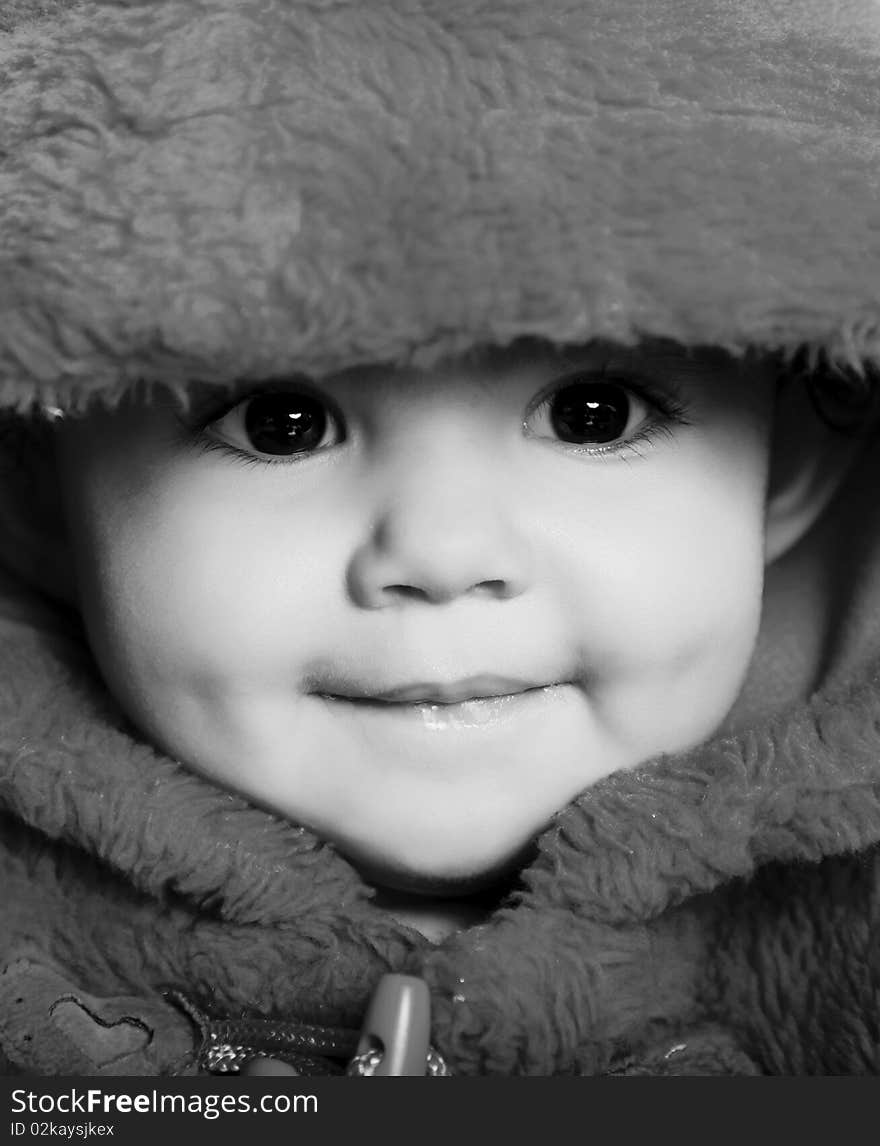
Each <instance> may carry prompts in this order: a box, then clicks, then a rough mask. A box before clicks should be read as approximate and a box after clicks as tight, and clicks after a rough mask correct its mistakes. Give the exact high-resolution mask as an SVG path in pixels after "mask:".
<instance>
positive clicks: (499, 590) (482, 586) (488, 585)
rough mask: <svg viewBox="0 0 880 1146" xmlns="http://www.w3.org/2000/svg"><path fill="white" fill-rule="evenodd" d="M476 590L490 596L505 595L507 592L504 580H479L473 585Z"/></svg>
mask: <svg viewBox="0 0 880 1146" xmlns="http://www.w3.org/2000/svg"><path fill="white" fill-rule="evenodd" d="M474 590H475V591H476V592H480V593H485V594H486V595H488V596H490V597H506V596H507V595H508V592H509V588H508V584H507V582H506V581H500V580H498V581H480V582H479V583H478V584H477V585H474Z"/></svg>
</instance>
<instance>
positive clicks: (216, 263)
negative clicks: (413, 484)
mask: <svg viewBox="0 0 880 1146" xmlns="http://www.w3.org/2000/svg"><path fill="white" fill-rule="evenodd" d="M6 9H9V12H10V14H9V15H7V16H0V27H2V24H3V22H5V23H6V24H7V26H8V28H9V30H8V31H7V32H6V34H5V35H3V36H2V38H0V103H2V107H3V114H2V117H0V284H2V285H0V315H2V323H0V397H2V400H3V402H4V403H5V404H11V405H15V406H18V407H21V406H23V405H26V404H27V403H29V402H30V401H31V400H33V399H34V398H37V399H39V400H41V401H45V402H51V403H57V404H62V405H64V404H71V403H76V402H80V401H83V400H84V399H85V398H86V397H87V396H88V395H89V394H92V393H95V392H101V393H103V394H104V395H106V396H112V395H115V394H118V393H119V392H120V391H121V390H122V389H123V388H124V387H125V386H127V385H129V384H130V383H131V382H132V381H133V380H135V379H144V378H147V379H153V380H157V381H161V382H164V383H167V384H172V385H177V386H184V385H185V384H186V382H187V381H190V380H192V378H194V377H198V378H200V379H202V380H205V381H211V380H216V381H218V382H223V381H227V382H228V381H230V380H231V379H234V378H239V379H240V378H246V377H259V378H266V377H269V376H278V375H283V374H289V373H291V372H293V371H306V372H308V373H311V374H313V375H316V376H320V375H321V374H324V373H326V372H328V371H331V370H338V369H342V368H344V367H346V366H351V365H356V364H360V363H363V362H379V361H382V362H394V363H404V362H412V361H415V362H417V363H419V364H422V365H425V364H427V363H430V362H433V361H436V360H438V359H439V358H441V357H442V356H444V355H448V354H450V353H455V352H458V351H461V350H464V349H466V348H467V347H469V346H472V345H475V344H483V343H493V344H498V343H507V342H510V341H511V340H512V339H514V338H515V337H518V336H522V335H533V336H542V337H546V338H550V339H553V340H555V341H561V342H582V341H585V340H587V339H590V338H595V337H606V338H610V339H615V340H618V341H622V342H632V341H633V340H634V339H636V338H637V337H639V336H645V335H654V336H661V337H664V338H672V339H676V340H678V341H680V342H682V343H687V344H694V343H705V344H712V345H720V346H724V347H727V348H729V349H731V350H742V349H744V348H745V347H747V346H749V345H755V344H757V345H761V346H765V347H775V348H781V349H784V350H789V351H792V350H794V349H795V348H798V347H800V346H803V345H808V346H810V347H813V348H817V347H822V348H824V349H826V350H827V351H828V352H829V354H830V355H831V356H832V357H833V358H836V359H840V360H845V361H847V362H850V363H856V362H860V361H863V360H876V359H877V357H878V355H880V342H878V333H877V329H878V294H877V277H876V268H877V264H878V257H880V238H878V236H880V186H878V182H880V175H878V172H880V162H878V159H880V143H878V139H877V133H876V129H875V128H876V123H877V119H878V115H880V92H878V88H877V84H876V82H875V79H876V71H877V60H878V54H880V13H878V11H877V7H876V5H875V4H873V3H871V2H870V0H844V2H842V3H837V4H833V5H829V4H826V3H822V2H820V0H812V2H811V0H802V2H798V3H786V4H778V3H777V4H770V3H767V0H735V2H734V0H624V2H621V0H589V2H586V3H585V2H584V0H546V2H542V3H537V2H536V0H489V2H481V3H476V4H475V3H473V2H472V0H378V2H376V3H369V4H352V3H349V2H347V0H295V2H290V0H271V2H269V3H265V2H263V0H260V2H259V3H257V2H255V0H195V2H194V0H149V2H147V3H137V4H130V3H127V2H124V0H97V2H95V0H84V2H77V0H54V3H53V2H47V0H15V2H13V3H12V4H11V5H10V4H4V11H6Z"/></svg>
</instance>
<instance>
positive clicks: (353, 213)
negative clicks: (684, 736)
mask: <svg viewBox="0 0 880 1146" xmlns="http://www.w3.org/2000/svg"><path fill="white" fill-rule="evenodd" d="M7 9H8V12H9V15H4V16H2V17H0V28H3V22H4V21H5V23H6V27H5V29H3V32H2V35H0V98H2V108H3V112H2V115H0V399H2V403H3V404H4V405H6V406H7V407H10V408H14V409H16V410H19V411H24V410H26V409H28V408H29V407H30V406H31V405H32V404H33V403H35V402H38V403H43V404H58V405H61V406H68V407H77V406H81V405H82V404H84V403H85V402H86V401H87V400H88V399H89V398H90V397H91V396H94V395H100V396H102V397H103V398H104V399H105V400H107V401H112V400H114V399H115V398H117V397H118V396H119V395H120V394H122V393H123V392H124V391H125V389H126V387H128V386H130V385H132V384H133V383H134V382H136V381H140V380H143V379H146V380H147V381H151V382H154V383H158V384H162V385H167V386H172V387H176V388H180V389H183V388H185V387H186V384H187V382H188V381H190V380H192V379H193V378H198V379H199V380H200V381H209V382H210V381H216V382H217V383H218V384H223V383H228V382H231V381H233V380H235V379H241V378H248V377H267V376H277V375H279V374H285V373H289V372H291V371H297V372H301V371H303V370H306V371H309V372H311V373H313V374H316V375H321V374H325V373H327V372H329V371H333V370H337V369H340V368H343V367H345V366H350V365H355V364H360V363H362V362H364V361H373V362H376V361H383V362H392V363H407V362H410V363H412V362H414V363H417V364H422V365H427V364H430V363H432V362H436V361H438V360H440V359H441V358H442V357H443V356H445V355H449V354H451V353H456V352H459V351H461V350H464V349H467V348H469V347H472V346H476V345H482V344H485V343H507V342H510V341H511V340H513V339H514V338H517V337H521V336H541V337H545V338H550V339H553V340H557V341H565V342H574V341H584V340H587V339H590V338H594V337H600V336H601V337H608V338H612V339H616V340H620V341H623V342H632V341H635V340H636V339H638V338H640V337H644V336H661V337H665V338H674V339H676V340H678V341H681V342H683V343H685V344H698V343H711V344H715V345H721V346H724V347H726V348H728V349H730V350H732V351H738V350H745V349H746V348H747V347H751V346H758V347H761V348H764V349H772V350H780V351H782V352H785V353H794V352H795V351H796V350H799V349H801V348H803V347H806V348H807V351H808V352H811V353H814V354H817V353H819V352H820V351H821V352H822V354H824V355H825V356H827V357H828V358H829V359H830V360H838V361H841V362H846V363H848V364H850V365H853V366H856V367H858V366H860V365H861V364H863V363H870V364H878V360H880V342H878V335H877V329H878V313H880V311H878V288H877V268H878V265H880V239H878V236H880V195H878V190H880V188H878V180H880V176H878V171H880V167H878V163H877V158H878V156H877V149H878V143H877V133H876V130H875V125H876V120H877V114H878V111H880V106H878V105H880V95H878V93H877V85H876V83H875V82H874V81H875V76H876V65H877V57H878V54H880V15H878V12H877V9H876V6H875V5H873V4H871V3H868V2H867V0H844V2H843V3H838V4H835V5H828V4H824V3H819V2H815V3H809V2H804V3H794V4H785V5H781V4H776V5H772V4H767V3H762V2H758V0H710V2H708V3H707V2H703V0H700V2H697V0H692V2H685V3H680V2H677V0H676V2H674V3H673V2H672V0H660V2H658V0H625V2H620V0H590V2H588V3H584V2H577V3H575V2H572V0H547V2H542V3H540V4H539V3H536V2H535V0H489V2H486V3H474V2H472V0H467V2H465V0H379V2H376V3H370V4H350V3H346V2H342V0H338V2H337V0H310V2H305V0H298V2H282V0H277V2H276V0H269V2H260V3H256V2H251V0H200V2H198V3H193V2H191V0H186V2H184V0H147V2H144V3H128V2H100V3H95V2H84V3H75V2H68V3H64V2H61V3H49V2H47V3H30V2H24V3H22V2H21V0H19V2H18V3H13V4H11V5H8V6H6V8H5V9H4V10H5V11H6V10H7ZM877 469H878V466H877V462H876V460H875V459H874V457H873V455H871V454H870V453H867V454H866V455H865V457H864V458H863V461H862V465H861V468H859V469H858V470H857V471H856V472H854V474H853V475H852V478H851V480H850V483H849V485H848V487H847V488H846V489H845V490H844V493H843V496H842V498H841V500H840V501H839V503H838V505H837V506H836V507H833V510H832V512H831V513H829V515H828V517H827V520H826V522H825V524H824V525H823V526H822V527H821V529H822V530H824V532H822V533H821V536H820V538H819V541H820V542H821V544H820V546H819V549H820V551H821V554H822V555H823V556H822V558H821V560H822V561H825V560H828V561H832V560H833V564H832V565H828V566H827V567H826V565H822V569H823V571H824V573H825V574H827V577H826V581H828V582H829V583H830V582H833V593H832V594H831V595H832V597H833V600H834V608H833V609H831V610H830V611H829V616H830V621H829V625H828V628H827V631H825V632H824V634H823V636H822V641H821V645H822V647H821V650H820V651H821V655H820V656H818V657H817V658H814V659H816V660H817V663H819V665H820V670H819V671H818V673H817V675H816V676H815V679H813V678H811V679H809V680H803V679H800V678H799V677H798V668H797V666H798V664H800V663H801V661H802V658H800V656H799V642H800V641H801V640H802V635H801V630H800V625H799V623H798V622H799V619H802V618H803V616H804V615H806V614H808V613H809V612H810V609H811V603H810V601H808V600H804V599H802V598H801V597H799V595H798V594H799V592H800V590H799V589H798V586H799V585H801V584H802V582H803V578H801V577H800V576H799V569H800V566H799V565H798V563H797V562H798V560H800V558H798V557H797V555H795V557H794V559H793V564H792V566H791V567H790V569H789V584H790V587H791V597H792V601H793V602H794V612H793V613H792V614H790V617H791V620H790V624H788V626H787V627H785V626H784V627H783V629H782V630H779V631H774V632H769V633H765V634H764V637H763V641H762V644H761V645H760V646H759V649H758V652H757V654H756V661H755V667H754V671H753V673H752V676H751V678H750V685H749V686H748V687H750V688H751V689H752V692H753V700H754V704H753V705H752V712H753V719H752V720H751V721H750V722H749V723H748V724H747V725H744V726H743V727H742V728H741V730H740V731H739V732H738V733H737V734H736V735H731V736H729V737H726V738H721V739H718V740H717V741H714V742H712V743H710V744H708V745H704V746H703V747H701V748H699V749H695V750H693V751H692V752H689V753H686V754H684V755H681V756H676V757H669V758H664V759H660V760H655V761H652V762H651V763H650V764H648V765H645V766H644V767H642V768H639V769H637V770H635V771H632V772H626V773H621V774H617V775H613V776H610V777H608V778H606V779H605V780H602V781H601V782H600V783H598V784H596V785H595V786H594V787H593V788H591V789H590V790H589V791H587V792H585V793H584V794H583V795H582V796H581V797H580V798H579V799H578V800H577V801H576V802H575V803H574V804H572V805H571V806H570V807H568V808H566V809H565V810H563V811H562V812H561V813H560V814H559V815H558V816H557V817H556V819H555V820H554V822H553V824H552V825H551V827H550V828H549V829H548V830H547V831H546V833H545V834H544V835H542V837H541V838H540V840H539V841H538V843H537V846H536V848H535V851H534V855H533V856H532V857H531V859H530V860H529V861H528V863H527V864H526V866H525V868H524V870H523V872H522V874H521V878H520V880H519V881H518V882H517V883H516V885H515V886H514V887H512V888H511V889H510V892H509V895H508V896H507V898H506V899H505V900H504V902H503V903H502V904H501V905H500V906H499V907H498V909H497V910H496V911H495V912H494V914H493V915H492V916H491V918H490V919H489V921H488V922H487V923H485V924H484V925H481V926H478V927H474V928H470V929H468V930H466V931H463V932H461V933H458V934H456V935H454V936H452V937H450V938H449V939H447V940H445V941H444V942H443V943H441V944H432V943H429V942H428V941H427V940H426V939H424V938H423V937H421V936H420V935H418V934H417V933H416V932H414V931H412V930H409V929H408V928H406V927H404V926H403V925H401V924H398V923H395V922H393V921H392V920H391V919H390V918H389V917H388V916H387V915H386V914H384V913H382V912H380V911H378V910H377V909H376V908H375V907H374V906H373V904H372V902H371V893H370V891H369V889H368V888H367V887H366V886H365V885H364V883H363V882H362V881H361V880H360V878H359V877H358V875H357V874H356V872H355V871H354V870H353V869H352V868H351V867H350V866H349V865H348V864H347V863H346V862H345V861H344V860H343V859H341V858H340V857H339V856H338V855H337V854H336V853H335V852H334V851H333V850H332V848H330V847H329V846H327V845H325V844H323V843H322V842H321V841H319V840H318V839H316V838H315V837H314V836H312V835H311V834H310V833H308V832H306V831H303V830H302V829H299V828H297V827H296V826H294V825H291V824H289V823H286V822H283V821H281V820H279V819H277V818H275V817H273V816H271V815H269V814H268V813H266V812H263V811H260V810H258V809H256V808H254V807H251V806H249V805H248V804H246V803H245V802H244V801H242V800H241V799H240V798H238V797H236V796H233V795H230V794H228V793H225V792H222V791H220V790H219V789H217V788H216V787H214V786H212V785H211V784H209V783H207V782H206V781H204V780H202V779H200V778H199V777H197V776H195V775H192V774H190V773H189V772H188V771H186V770H184V769H183V768H181V767H180V766H179V765H178V764H176V763H175V762H174V761H172V760H170V759H168V758H165V757H163V756H161V755H159V754H157V753H156V752H155V751H153V750H152V749H151V748H150V747H149V746H148V745H146V744H144V743H143V742H142V741H141V740H140V739H139V738H138V736H137V734H136V733H134V732H133V731H132V730H131V729H130V728H129V727H128V725H127V723H126V722H125V720H124V719H123V718H122V716H121V715H120V714H119V713H118V711H117V710H116V708H115V707H114V706H113V704H112V703H111V701H110V700H109V698H108V697H107V694H106V692H105V690H104V687H103V685H102V684H101V683H100V682H99V680H98V678H97V676H96V673H95V670H94V667H93V664H92V662H91V659H90V657H89V654H88V652H87V651H86V647H85V642H84V640H83V637H82V633H81V631H80V629H79V626H78V624H77V622H76V621H75V620H72V619H71V618H69V617H67V616H66V615H62V614H61V613H59V612H57V611H56V610H55V609H54V608H53V607H52V606H49V605H47V604H46V603H45V602H40V601H39V600H38V599H37V598H36V597H34V596H32V595H30V594H29V593H28V592H27V591H25V590H24V589H22V588H21V586H19V585H17V584H16V582H15V581H14V580H13V579H12V578H10V579H9V581H8V582H7V583H5V585H4V587H3V594H2V602H3V607H2V615H0V622H2V630H3V633H2V642H0V811H2V819H0V827H2V834H0V839H2V848H0V878H2V881H3V887H4V905H3V908H2V912H3V927H2V928H0V1052H2V1054H3V1055H5V1057H6V1062H7V1064H8V1069H17V1070H28V1071H32V1072H36V1073H69V1074H92V1073H109V1074H122V1073H150V1072H187V1071H192V1070H194V1069H195V1068H196V1064H197V1058H196V1055H197V1051H198V1048H199V1042H200V1037H206V1035H205V1031H206V1029H207V1028H206V1027H205V1025H204V1023H203V1025H202V1027H201V1032H200V1033H199V1031H198V1030H197V1029H196V1028H197V1027H198V1021H196V1026H195V1027H194V1025H193V1018H192V1014H193V1013H194V1012H192V1011H191V1012H190V1014H189V1015H187V1014H185V1013H184V1011H183V1010H181V1009H180V1008H179V1007H178V1006H177V1005H176V1004H175V1003H174V1002H173V1001H172V996H171V995H170V994H169V992H174V991H176V992H181V993H183V994H184V995H186V996H187V998H188V999H189V1000H190V1001H191V1002H193V1003H194V1004H195V1005H196V1007H197V1009H198V1011H199V1012H201V1013H203V1014H207V1015H210V1016H214V1017H215V1018H217V1019H218V1020H220V1019H224V1020H225V1019H229V1018H237V1019H246V1020H251V1019H254V1018H271V1019H281V1020H286V1019H289V1018H292V1017H295V1018H297V1019H299V1020H302V1021H310V1022H318V1023H322V1024H327V1025H330V1026H341V1027H357V1026H358V1024H359V1022H360V1020H361V1017H362V1015H363V1012H364V1009H365V1007H366V1004H367V1000H368V999H369V997H370V994H371V992H372V990H373V989H374V987H375V985H376V982H377V980H378V979H379V977H380V976H381V975H382V974H383V973H385V972H387V971H403V972H409V973H414V974H418V975H420V976H422V977H423V978H424V979H425V980H426V981H427V983H428V985H429V987H430V990H431V993H432V1007H433V1012H432V1013H433V1024H432V1039H433V1042H434V1044H435V1046H436V1047H437V1049H438V1050H439V1051H440V1052H441V1053H442V1054H443V1056H444V1057H445V1058H446V1060H447V1061H448V1063H449V1064H450V1066H451V1067H452V1069H453V1070H454V1071H455V1072H457V1073H463V1074H539V1075H540V1074H596V1073H608V1072H616V1073H648V1074H688V1073H690V1074H694V1073H706V1074H708V1073H746V1074H749V1073H784V1074H785V1073H791V1074H796V1073H807V1074H822V1073H825V1074H827V1073H846V1074H852V1073H877V1072H878V1070H880V1057H878V1049H877V1048H878V1040H880V1031H878V1027H877V1018H876V1015H877V1011H876V994H877V989H878V982H880V965H878V961H877V957H876V952H875V948H876V943H875V941H874V938H875V934H876V930H877V928H878V927H880V909H878V907H877V894H876V875H877V871H878V858H877V852H876V846H877V844H878V842H880V771H878V767H877V760H878V758H880V751H878V750H880V634H878V632H877V624H878V622H877V620H876V618H877V617H878V616H880V610H878V609H877V607H876V606H877V593H878V578H877V577H876V570H877V568H878V564H877V556H878V555H877V553H876V549H877V544H878V542H877V539H878V538H880V528H878V524H880V523H878V521H877V517H878V510H877V508H876V506H875V502H876V496H875V494H874V491H875V490H876V488H877V479H878V473H877ZM823 583H824V582H823ZM798 602H800V604H798ZM798 610H799V611H798ZM803 696H806V697H807V699H802V697H803ZM762 700H763V701H764V702H765V709H766V710H764V709H762V707H761V703H760V702H761V701H762ZM0 1062H2V1059H0Z"/></svg>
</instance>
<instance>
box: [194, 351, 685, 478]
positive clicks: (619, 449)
mask: <svg viewBox="0 0 880 1146" xmlns="http://www.w3.org/2000/svg"><path fill="white" fill-rule="evenodd" d="M584 373H585V372H582V371H577V370H575V371H573V372H572V374H571V375H566V376H565V377H563V378H561V379H559V378H557V379H556V380H555V381H554V382H553V384H552V385H551V386H550V387H549V388H548V389H547V390H546V391H545V392H544V393H543V394H542V395H540V396H539V397H538V398H537V399H535V401H533V402H532V403H531V404H530V405H529V407H528V409H527V411H526V416H525V418H524V419H523V426H524V428H525V426H526V422H527V420H528V418H529V417H531V416H533V415H534V414H536V413H538V412H539V411H541V410H542V408H544V407H547V406H549V403H550V402H551V401H552V399H553V397H554V396H555V395H556V394H558V393H560V392H561V391H562V390H563V389H564V388H565V387H566V386H570V385H573V384H574V383H575V382H577V380H578V379H579V378H580V377H582V376H583V375H584ZM589 379H590V380H591V381H601V382H606V383H612V384H616V385H619V386H620V387H621V389H623V390H625V391H627V392H628V393H630V394H634V395H635V396H636V397H638V398H639V399H640V400H641V401H643V402H645V403H646V404H647V405H648V406H649V407H650V408H651V409H650V415H649V420H648V421H647V422H646V424H645V425H644V426H643V427H642V428H641V429H640V430H639V431H638V433H636V434H635V435H634V436H633V437H632V438H630V439H628V440H627V441H623V442H618V443H613V442H612V443H609V444H607V445H600V446H587V445H580V446H579V445H577V444H576V443H573V442H564V441H559V440H553V439H550V438H546V439H541V438H539V437H538V436H536V438H537V440H542V441H546V442H548V444H550V445H551V446H553V447H555V448H557V449H562V450H565V452H566V453H573V454H577V455H580V456H582V457H584V456H585V457H589V458H592V459H595V460H598V461H612V460H614V461H624V462H630V461H633V460H636V459H640V458H643V457H645V456H646V454H647V453H648V451H649V450H650V449H651V448H652V447H653V446H654V445H655V444H656V443H657V442H658V440H660V439H661V438H666V439H671V438H673V437H674V430H675V428H676V427H680V426H688V425H690V424H691V421H690V419H689V417H688V410H687V407H686V406H685V405H684V403H683V401H682V400H681V398H680V396H679V394H678V392H677V391H676V390H673V388H672V385H671V384H668V385H667V388H664V389H663V390H660V389H659V388H658V387H656V386H654V385H652V384H650V383H648V382H646V381H645V380H644V379H642V378H638V377H629V376H623V377H622V376H620V375H619V374H617V373H615V372H614V371H611V370H606V369H599V370H590V371H589ZM302 389H303V390H304V391H305V392H306V393H308V392H310V388H309V387H307V386H305V387H302ZM288 392H289V388H287V387H265V388H262V387H261V388H258V389H254V390H251V391H248V392H247V393H244V394H238V395H236V396H234V397H229V396H228V395H227V397H226V398H225V399H223V400H222V401H215V402H213V403H211V404H209V405H208V406H203V407H202V408H201V409H199V410H197V411H196V413H195V414H194V415H192V416H190V417H186V416H181V417H179V420H180V422H181V425H182V426H183V428H184V430H185V431H186V434H187V438H188V441H189V442H190V444H191V445H193V446H194V447H195V448H196V449H198V450H199V451H200V452H203V453H218V454H221V455H222V456H223V457H225V458H228V459H229V460H230V461H233V462H237V463H238V464H240V465H243V466H248V467H250V466H259V467H260V468H263V467H265V466H289V465H296V464H299V463H301V462H303V461H305V460H307V459H309V458H312V457H314V455H315V453H316V452H317V453H323V452H325V450H326V449H327V447H325V449H322V450H318V451H312V452H308V453H303V454H299V455H297V454H294V455H290V456H279V457H277V458H273V457H272V456H271V455H268V454H266V455H260V456H256V455H254V454H251V453H248V452H246V451H245V450H241V449H239V448H238V447H237V446H234V445H232V444H231V443H229V442H224V441H221V440H220V439H218V438H214V437H212V436H211V435H210V434H209V433H208V432H207V431H208V428H209V427H210V426H212V425H213V424H214V423H215V422H217V421H219V420H220V419H221V418H224V417H225V416H226V415H227V414H228V413H230V412H231V411H232V410H234V409H235V407H236V406H238V405H240V404H241V403H243V402H246V401H247V400H248V399H250V398H255V397H257V396H258V395H262V394H284V393H288ZM316 396H317V397H320V399H321V401H323V402H325V403H326V404H327V406H328V409H329V410H330V412H331V416H332V417H333V418H334V419H335V420H336V422H337V423H338V424H342V425H344V422H343V419H342V418H341V416H340V414H339V413H338V412H337V411H336V410H335V409H334V408H333V406H332V404H331V403H329V402H328V401H327V399H326V398H325V397H324V396H323V395H316ZM342 440H343V441H344V440H345V438H344V437H343V439H342Z"/></svg>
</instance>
